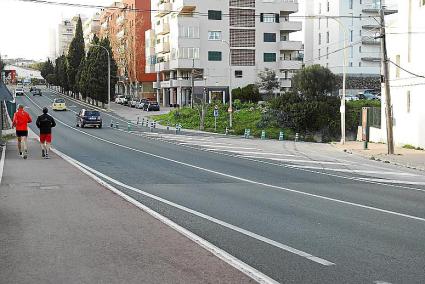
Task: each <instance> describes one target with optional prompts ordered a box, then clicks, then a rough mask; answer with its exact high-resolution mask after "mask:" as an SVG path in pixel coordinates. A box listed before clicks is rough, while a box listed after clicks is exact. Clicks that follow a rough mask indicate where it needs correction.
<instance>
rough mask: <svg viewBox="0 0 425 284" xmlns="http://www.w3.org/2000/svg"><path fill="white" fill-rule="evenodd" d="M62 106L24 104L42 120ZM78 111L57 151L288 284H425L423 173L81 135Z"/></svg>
mask: <svg viewBox="0 0 425 284" xmlns="http://www.w3.org/2000/svg"><path fill="white" fill-rule="evenodd" d="M56 96H57V95H54V94H53V93H50V92H48V91H44V95H43V96H42V97H32V96H28V97H22V98H18V99H17V101H18V103H19V102H22V103H24V104H25V105H26V106H27V107H28V111H29V112H30V114H31V115H32V116H33V117H35V116H36V115H38V114H39V113H40V112H41V111H40V107H43V106H49V105H50V104H51V100H52V98H53V97H56ZM67 105H68V107H69V108H70V110H71V111H67V112H60V113H59V112H54V113H53V112H52V115H53V116H54V117H55V119H56V120H57V123H58V126H57V128H56V129H55V131H54V146H55V147H56V148H57V149H58V150H60V151H61V152H63V153H65V154H66V155H68V156H70V157H72V158H73V159H75V160H77V161H79V162H81V163H82V164H84V165H86V166H87V167H90V169H91V170H92V172H94V173H96V174H97V175H98V176H100V177H101V178H102V179H104V180H106V181H108V182H109V183H111V184H112V185H114V186H115V187H117V188H118V189H119V190H121V191H122V192H124V193H126V194H128V195H129V196H131V197H133V198H135V199H136V200H138V201H140V202H141V203H142V204H144V205H147V206H148V207H150V208H152V209H153V210H155V211H157V212H159V213H160V214H162V215H164V216H166V217H168V218H169V219H171V220H172V221H174V222H176V223H177V224H179V225H181V226H182V227H184V228H186V229H188V230H189V231H191V232H193V233H195V234H197V235H198V236H200V237H202V238H204V239H205V240H207V241H209V242H211V243H212V244H214V245H216V246H218V247H219V248H221V249H223V250H225V251H227V252H228V253H230V254H232V255H233V256H235V257H237V258H238V259H240V260H241V261H243V262H245V263H246V264H248V265H250V266H252V267H254V268H256V269H257V270H259V271H261V272H262V273H264V274H266V275H267V276H269V277H271V278H272V279H274V280H276V281H278V282H281V283H423V281H424V279H425V178H424V176H423V174H422V173H419V172H415V171H411V170H407V169H406V170H403V169H400V168H395V167H392V166H390V165H388V166H386V165H381V164H377V163H376V162H375V163H373V162H372V161H370V162H369V161H366V160H362V159H360V158H355V157H351V158H350V157H348V156H345V155H344V154H342V153H341V154H338V155H333V156H330V154H329V153H328V152H327V150H326V148H323V151H315V150H311V149H310V150H309V148H308V147H307V146H304V145H303V144H299V146H296V147H293V146H290V145H293V143H291V144H289V143H290V142H288V143H286V142H285V143H281V144H279V145H281V146H274V145H275V144H276V143H275V144H273V145H271V144H270V145H271V146H270V149H272V148H273V147H278V148H276V149H274V148H273V151H268V152H267V151H264V150H262V149H259V147H258V141H246V140H243V139H239V138H225V137H207V136H184V135H173V134H165V133H150V132H149V131H147V130H145V131H143V130H141V131H133V132H128V131H125V130H122V129H112V128H109V127H106V125H105V127H104V128H103V129H91V128H90V129H89V128H84V129H80V128H76V127H75V113H74V112H77V111H79V109H81V108H83V107H84V106H82V105H80V104H78V103H75V102H72V101H68V102H67ZM111 115H112V116H114V118H113V119H119V118H117V117H116V116H115V115H114V114H107V113H104V114H103V117H104V121H105V123H104V124H107V123H106V122H108V121H109V120H110V119H111V117H110V116H111ZM122 123H124V121H122ZM31 128H32V129H33V130H34V131H35V132H36V128H35V125H31ZM264 143H268V142H264ZM319 149H320V148H319ZM30 154H35V153H30Z"/></svg>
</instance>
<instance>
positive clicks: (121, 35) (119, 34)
mask: <svg viewBox="0 0 425 284" xmlns="http://www.w3.org/2000/svg"><path fill="white" fill-rule="evenodd" d="M124 36H125V32H124V30H121V31H119V32H118V33H117V39H119V40H122V39H123V38H124Z"/></svg>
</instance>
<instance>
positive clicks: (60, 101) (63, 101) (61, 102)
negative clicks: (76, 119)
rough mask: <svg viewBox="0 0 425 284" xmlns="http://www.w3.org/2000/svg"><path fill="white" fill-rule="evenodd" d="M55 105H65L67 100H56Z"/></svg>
mask: <svg viewBox="0 0 425 284" xmlns="http://www.w3.org/2000/svg"><path fill="white" fill-rule="evenodd" d="M55 103H56V104H63V103H65V100H64V99H55Z"/></svg>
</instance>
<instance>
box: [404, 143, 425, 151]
mask: <svg viewBox="0 0 425 284" xmlns="http://www.w3.org/2000/svg"><path fill="white" fill-rule="evenodd" d="M403 148H404V149H410V150H418V151H423V150H424V149H423V148H421V147H415V146H413V145H410V144H405V145H403Z"/></svg>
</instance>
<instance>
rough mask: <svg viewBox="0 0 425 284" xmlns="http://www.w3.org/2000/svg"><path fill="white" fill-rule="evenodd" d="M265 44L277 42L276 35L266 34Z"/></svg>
mask: <svg viewBox="0 0 425 284" xmlns="http://www.w3.org/2000/svg"><path fill="white" fill-rule="evenodd" d="M264 42H276V34H275V33H264Z"/></svg>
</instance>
